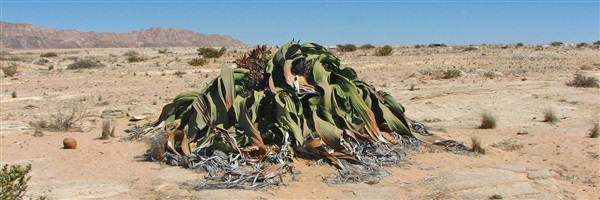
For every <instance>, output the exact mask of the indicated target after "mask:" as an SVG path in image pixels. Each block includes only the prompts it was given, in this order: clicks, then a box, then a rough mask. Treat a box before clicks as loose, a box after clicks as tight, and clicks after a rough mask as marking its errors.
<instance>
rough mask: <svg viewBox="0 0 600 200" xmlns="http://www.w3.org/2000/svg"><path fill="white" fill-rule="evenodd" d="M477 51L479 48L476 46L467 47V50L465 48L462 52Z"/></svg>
mask: <svg viewBox="0 0 600 200" xmlns="http://www.w3.org/2000/svg"><path fill="white" fill-rule="evenodd" d="M478 49H479V48H478V47H477V46H473V45H471V46H468V47H467V48H465V49H464V51H476V50H478Z"/></svg>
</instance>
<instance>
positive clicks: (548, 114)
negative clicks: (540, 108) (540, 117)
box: [544, 108, 558, 124]
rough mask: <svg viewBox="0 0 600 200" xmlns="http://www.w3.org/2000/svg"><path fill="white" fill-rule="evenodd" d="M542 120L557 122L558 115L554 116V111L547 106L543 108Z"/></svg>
mask: <svg viewBox="0 0 600 200" xmlns="http://www.w3.org/2000/svg"><path fill="white" fill-rule="evenodd" d="M544 122H548V123H551V124H554V123H556V122H558V117H556V113H554V110H553V109H552V108H547V109H546V110H544Z"/></svg>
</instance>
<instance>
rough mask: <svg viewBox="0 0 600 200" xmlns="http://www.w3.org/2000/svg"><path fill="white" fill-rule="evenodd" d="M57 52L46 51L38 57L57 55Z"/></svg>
mask: <svg viewBox="0 0 600 200" xmlns="http://www.w3.org/2000/svg"><path fill="white" fill-rule="evenodd" d="M57 56H58V54H57V53H56V52H46V53H43V54H40V57H45V58H50V57H57Z"/></svg>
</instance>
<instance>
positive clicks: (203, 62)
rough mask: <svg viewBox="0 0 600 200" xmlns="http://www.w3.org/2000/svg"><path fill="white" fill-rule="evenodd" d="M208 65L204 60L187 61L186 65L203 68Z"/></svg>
mask: <svg viewBox="0 0 600 200" xmlns="http://www.w3.org/2000/svg"><path fill="white" fill-rule="evenodd" d="M207 63H208V60H206V59H205V58H193V59H191V60H190V61H188V64H189V65H191V66H203V65H206V64H207Z"/></svg>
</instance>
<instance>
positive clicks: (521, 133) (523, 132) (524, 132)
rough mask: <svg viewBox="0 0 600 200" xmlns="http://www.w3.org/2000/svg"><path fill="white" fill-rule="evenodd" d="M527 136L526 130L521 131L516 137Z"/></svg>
mask: <svg viewBox="0 0 600 200" xmlns="http://www.w3.org/2000/svg"><path fill="white" fill-rule="evenodd" d="M527 134H529V132H527V131H526V130H521V131H519V132H518V133H517V135H527Z"/></svg>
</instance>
